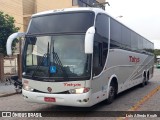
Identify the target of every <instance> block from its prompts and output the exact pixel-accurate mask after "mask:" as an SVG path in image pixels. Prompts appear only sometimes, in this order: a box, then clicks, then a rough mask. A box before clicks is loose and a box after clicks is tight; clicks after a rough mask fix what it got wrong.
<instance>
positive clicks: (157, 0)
mask: <svg viewBox="0 0 160 120" xmlns="http://www.w3.org/2000/svg"><path fill="white" fill-rule="evenodd" d="M106 1H107V2H109V4H110V6H107V5H106V12H108V13H109V14H110V15H111V16H113V17H115V18H116V19H118V20H119V21H121V22H122V23H124V24H125V25H127V26H128V27H130V28H131V29H133V30H135V31H136V32H138V33H139V34H141V35H142V36H144V37H145V38H147V39H148V40H150V41H152V42H154V48H155V49H160V12H159V11H160V0H106ZM118 16H123V17H118Z"/></svg>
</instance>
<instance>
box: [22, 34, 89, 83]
mask: <svg viewBox="0 0 160 120" xmlns="http://www.w3.org/2000/svg"><path fill="white" fill-rule="evenodd" d="M84 38H85V35H50V36H26V43H25V50H24V55H23V57H24V64H23V66H24V70H23V72H25V76H28V77H35V78H37V80H38V78H41V79H42V78H45V79H46V78H48V79H50V80H52V78H53V79H54V80H56V78H59V79H60V78H62V80H66V79H63V78H65V76H66V77H67V78H68V79H72V78H74V80H77V79H78V78H79V79H89V78H90V74H91V70H90V69H91V56H90V55H89V54H85V52H84ZM75 78H77V79H75ZM59 79H57V81H58V80H59Z"/></svg>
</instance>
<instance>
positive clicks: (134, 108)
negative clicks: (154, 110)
mask: <svg viewBox="0 0 160 120" xmlns="http://www.w3.org/2000/svg"><path fill="white" fill-rule="evenodd" d="M159 90H160V86H158V87H156V88H155V89H153V90H152V91H151V92H149V93H148V94H147V95H146V96H144V97H143V98H142V99H141V100H140V101H138V102H137V103H136V104H135V105H134V106H132V107H131V108H130V109H129V110H128V111H136V110H138V109H139V108H140V107H141V106H142V105H143V104H144V103H145V102H146V101H147V100H149V99H150V98H151V97H152V96H153V95H154V94H155V93H157V92H158V91H159ZM117 120H128V117H119V118H117Z"/></svg>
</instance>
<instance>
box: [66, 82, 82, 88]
mask: <svg viewBox="0 0 160 120" xmlns="http://www.w3.org/2000/svg"><path fill="white" fill-rule="evenodd" d="M64 86H68V87H69V86H73V87H77V86H81V84H79V83H64Z"/></svg>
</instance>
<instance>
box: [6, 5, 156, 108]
mask: <svg viewBox="0 0 160 120" xmlns="http://www.w3.org/2000/svg"><path fill="white" fill-rule="evenodd" d="M22 36H23V37H24V38H25V45H24V48H23V54H22V62H23V63H22V67H23V70H22V77H23V78H22V82H23V89H22V94H23V96H24V99H25V100H26V101H29V102H36V103H46V104H53V105H64V106H79V107H86V106H93V105H95V104H97V103H99V102H101V101H104V100H106V101H107V102H108V103H112V102H113V100H114V98H115V96H116V95H117V94H118V93H120V92H122V91H124V90H127V89H129V88H131V87H133V86H136V85H138V84H141V85H142V86H144V85H145V84H147V83H148V80H149V79H150V78H152V76H153V68H154V66H153V65H154V56H153V47H154V46H153V43H151V42H150V41H148V40H147V39H146V38H144V37H142V36H141V35H139V34H137V33H136V32H134V31H133V30H131V29H130V28H128V27H127V26H125V25H124V24H122V23H120V22H118V21H117V20H116V19H114V18H113V17H111V16H110V15H108V14H107V13H106V12H105V11H104V10H102V9H100V8H68V9H62V10H51V11H46V12H41V13H37V14H34V15H33V16H32V18H31V21H30V23H29V26H28V30H27V32H26V33H14V34H12V35H11V36H10V37H9V38H8V41H7V53H8V55H11V54H12V50H11V44H12V41H13V40H14V38H17V37H22ZM142 92H143V91H142Z"/></svg>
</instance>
